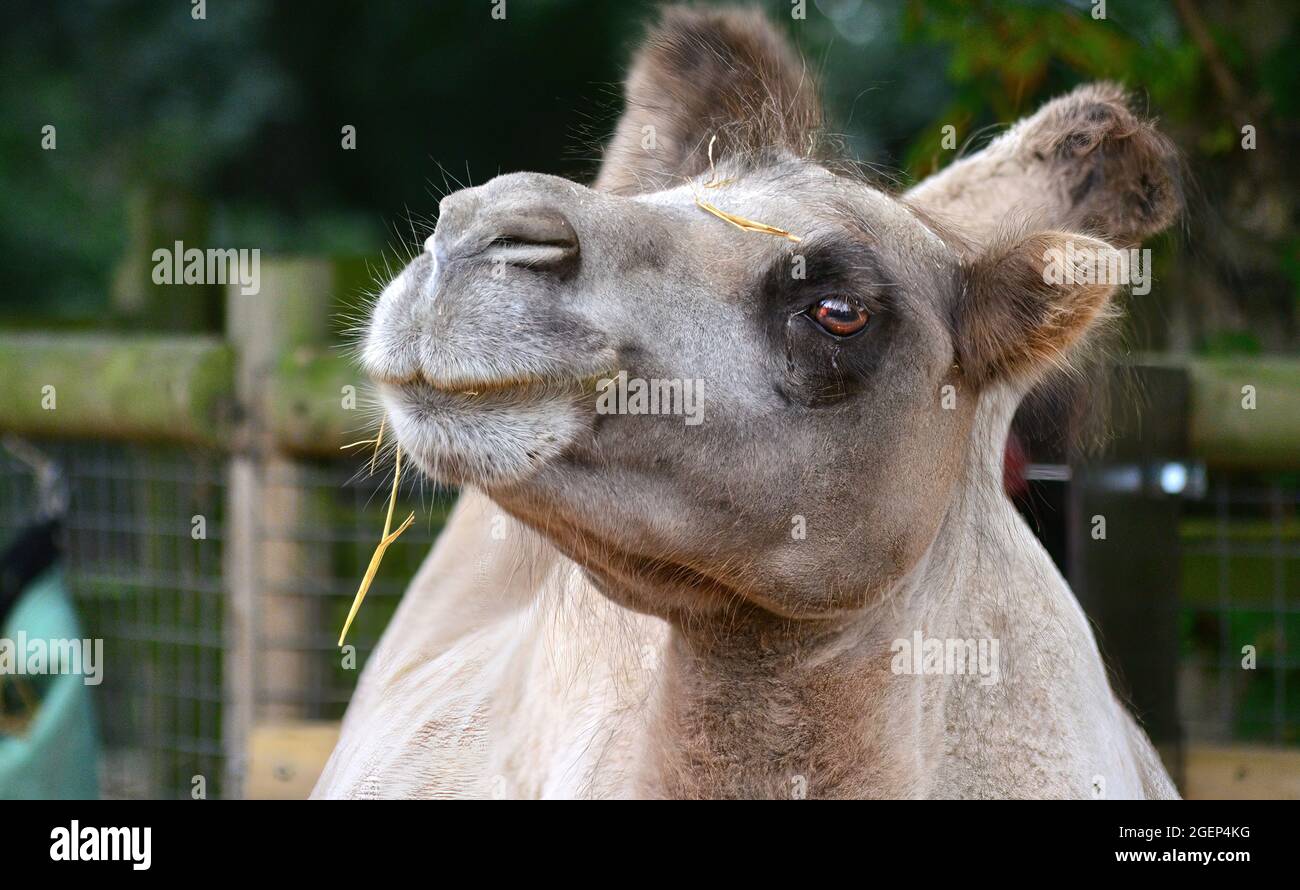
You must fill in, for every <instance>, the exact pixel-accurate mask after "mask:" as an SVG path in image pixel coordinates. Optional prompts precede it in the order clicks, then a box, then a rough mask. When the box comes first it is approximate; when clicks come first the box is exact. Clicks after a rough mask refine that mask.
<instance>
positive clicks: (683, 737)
mask: <svg viewBox="0 0 1300 890" xmlns="http://www.w3.org/2000/svg"><path fill="white" fill-rule="evenodd" d="M1003 413H1004V412H1003V411H1002V410H997V411H990V412H989V415H990V416H988V417H986V418H985V422H986V428H985V430H984V432H985V433H986V434H987V435H988V437H989V438H990V439H993V438H997V437H998V436H999V435H1000V436H1005V428H1004V427H1003V428H1002V432H1001V433H998V432H997V431H996V430H994V429H992V428H991V427H990V426H988V425H990V424H991V425H994V426H997V425H1000V424H1001V417H1000V416H999V415H1001V414H1003ZM1000 470H1001V460H1000V452H999V459H998V460H996V461H993V460H989V459H983V460H981V461H980V462H979V463H978V464H974V465H972V466H970V467H969V472H970V474H971V478H970V479H968V484H967V485H966V486H964V487H963V489H962V491H961V492H960V493H959V494H958V496H957V497H955V498H954V501H953V505H952V507H951V508H950V510H949V513H948V515H947V517H946V518H945V520H944V522H943V524H942V526H941V528H940V530H939V533H938V535H937V537H936V539H935V541H934V543H933V544H932V546H931V547H930V549H929V550H928V552H927V553H926V555H925V556H924V557H923V559H922V560H921V561H920V563H918V565H917V566H916V567H915V568H914V570H913V571H912V572H911V573H909V576H908V578H907V579H905V580H904V581H903V582H902V583H901V584H900V585H899V586H898V587H897V588H896V589H895V590H894V591H892V592H891V594H890V595H889V596H888V597H886V598H885V599H883V600H882V601H880V602H877V603H874V604H872V605H871V606H869V607H868V608H867V609H866V610H864V611H863V612H861V613H859V614H857V615H855V616H853V617H852V618H851V619H847V620H845V621H842V622H838V623H834V624H828V623H821V624H816V625H813V624H807V623H801V622H789V621H778V620H767V621H756V622H754V623H753V624H752V625H741V626H737V625H736V624H735V623H733V624H732V625H730V626H728V627H727V628H726V629H725V630H721V629H718V628H713V627H708V626H695V627H684V626H681V625H677V626H674V627H673V629H672V631H671V635H670V641H669V643H668V647H667V658H666V662H665V664H664V673H663V681H662V684H661V686H660V688H659V690H658V695H657V699H656V704H655V710H654V712H653V718H652V731H651V734H650V737H649V741H648V744H649V745H651V746H652V750H651V751H650V752H648V754H649V756H647V757H646V758H645V759H644V762H645V763H647V764H648V765H649V766H648V767H647V771H646V773H645V774H644V775H643V777H642V785H643V788H642V789H641V790H642V792H643V793H647V794H657V795H663V796H671V797H700V798H703V797H792V796H794V797H798V796H809V797H882V798H885V797H908V796H924V795H925V794H926V791H927V788H928V787H929V785H930V784H931V783H932V782H933V781H934V778H935V776H936V774H937V773H938V772H939V764H940V761H941V760H942V758H943V756H944V713H945V704H946V702H947V701H948V699H949V694H950V691H951V689H952V684H953V683H955V682H962V683H972V682H974V683H979V682H983V683H995V682H997V680H998V678H999V670H1000V668H999V657H1000V652H999V642H998V640H996V639H989V638H988V635H984V636H980V635H979V634H971V633H970V632H969V630H968V629H969V627H970V623H969V621H968V617H967V615H966V613H967V612H968V611H969V609H970V607H971V604H972V602H974V601H975V599H976V591H978V590H980V589H982V588H983V587H985V586H987V584H986V583H985V582H987V580H988V579H987V577H985V576H987V575H988V573H990V572H992V573H994V574H997V573H1000V572H1002V571H1004V570H1005V565H1004V564H1005V563H1006V562H1007V561H1008V560H1010V559H1012V558H1014V557H1013V555H1012V554H1010V553H1009V552H1008V551H1007V550H1006V548H1003V547H1001V546H999V545H998V543H997V541H996V540H995V539H991V538H990V537H989V536H988V535H987V534H985V533H984V532H983V531H982V529H987V528H989V527H990V525H992V526H996V527H1002V526H1005V525H1007V524H1008V523H1011V522H1013V521H1014V518H1013V516H1012V513H1014V510H1013V508H1012V507H1011V505H1010V503H1009V502H1008V501H1007V500H1006V499H1005V497H1004V496H1003V495H1002V494H1001V485H1000ZM963 610H966V611H963Z"/></svg>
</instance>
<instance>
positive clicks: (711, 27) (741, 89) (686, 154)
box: [595, 6, 822, 193]
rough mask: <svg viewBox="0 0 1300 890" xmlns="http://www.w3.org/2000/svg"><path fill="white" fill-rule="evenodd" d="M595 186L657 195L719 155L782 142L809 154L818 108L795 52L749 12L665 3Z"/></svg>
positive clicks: (635, 66)
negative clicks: (710, 153)
mask: <svg viewBox="0 0 1300 890" xmlns="http://www.w3.org/2000/svg"><path fill="white" fill-rule="evenodd" d="M624 96H625V100H626V107H625V109H624V112H623V117H622V119H621V120H620V121H619V123H618V127H617V129H616V130H615V133H614V137H613V139H612V140H611V141H610V143H609V145H608V146H607V147H606V149H605V157H604V161H603V163H602V165H601V170H600V174H599V176H598V177H597V179H596V183H595V187H596V188H598V189H602V190H606V191H614V192H622V193H638V192H648V191H657V190H660V189H663V188H667V187H670V186H674V185H679V184H681V180H682V178H683V177H688V176H696V175H698V174H700V173H703V172H704V171H706V170H707V169H708V164H709V162H708V146H709V142H710V141H711V140H712V139H713V137H714V136H716V137H717V142H716V144H715V145H714V157H715V159H716V158H721V157H723V156H724V155H726V154H728V153H735V152H743V151H746V150H752V149H758V148H766V147H771V146H779V147H782V148H786V149H788V150H790V151H792V152H794V153H796V154H800V155H804V154H808V153H809V152H810V148H811V144H812V141H813V138H814V134H815V133H816V131H817V130H818V129H819V128H820V126H821V122H822V109H821V103H820V101H819V100H818V97H817V91H816V89H815V87H814V86H813V82H812V78H811V76H810V74H809V73H808V71H807V70H806V69H805V67H804V64H803V62H802V60H801V59H800V58H799V56H798V54H797V53H795V51H794V50H793V49H792V48H791V47H790V45H789V44H788V43H786V41H785V40H784V39H782V37H781V36H780V35H779V34H778V33H777V31H776V29H775V28H773V27H772V25H771V24H770V23H769V22H768V21H767V19H766V18H764V17H763V15H762V14H761V13H760V12H758V11H756V10H752V9H727V8H724V9H693V8H688V7H682V6H672V7H668V8H666V9H665V10H664V12H663V18H662V20H661V21H660V23H659V25H658V26H657V27H656V28H654V29H653V30H652V31H651V32H650V34H649V35H648V36H647V37H646V39H645V42H644V43H643V44H642V46H641V48H640V49H639V50H638V51H637V53H636V57H635V59H634V60H633V63H632V69H631V72H630V73H629V74H628V77H627V82H626V85H625V87H624Z"/></svg>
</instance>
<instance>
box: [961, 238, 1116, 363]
mask: <svg viewBox="0 0 1300 890" xmlns="http://www.w3.org/2000/svg"><path fill="white" fill-rule="evenodd" d="M1124 260H1125V257H1124V254H1122V253H1121V252H1119V251H1117V250H1115V249H1114V248H1113V247H1111V246H1110V245H1109V244H1107V243H1106V242H1104V241H1100V240H1098V239H1096V238H1089V237H1087V236H1084V235H1077V234H1070V233H1068V232H1039V233H1036V234H1033V235H1029V236H1027V237H1022V238H1019V239H1017V240H1014V241H1011V242H1009V243H1006V244H1003V245H998V246H994V247H992V248H990V249H989V250H988V251H986V252H985V253H984V254H983V255H981V256H980V257H978V258H977V259H976V260H974V261H973V262H972V263H971V264H970V265H968V266H967V267H965V268H964V269H963V272H962V274H963V281H962V294H961V298H960V299H959V301H958V304H957V308H956V312H955V318H954V322H955V329H956V341H957V352H958V358H959V362H960V364H961V368H962V372H963V373H964V374H965V375H966V376H967V377H968V378H970V379H971V380H973V381H975V382H976V384H978V385H983V384H986V383H990V382H992V381H995V380H999V379H1003V380H1008V379H1009V380H1020V381H1029V382H1032V380H1033V379H1035V378H1037V377H1038V376H1040V375H1041V374H1042V373H1043V372H1045V371H1047V370H1049V369H1050V368H1052V367H1055V366H1059V365H1061V364H1063V363H1064V362H1065V360H1066V356H1067V355H1068V353H1069V351H1070V349H1071V347H1072V346H1074V345H1075V344H1076V343H1077V342H1078V341H1079V340H1080V339H1081V338H1083V337H1084V336H1085V335H1086V334H1087V332H1088V331H1089V329H1090V328H1092V326H1093V324H1094V323H1095V322H1096V320H1097V319H1098V317H1099V316H1101V315H1102V314H1104V312H1105V311H1106V309H1107V307H1108V305H1109V303H1110V298H1111V295H1112V294H1114V292H1115V282H1117V281H1119V280H1120V279H1121V278H1122V265H1123V263H1124Z"/></svg>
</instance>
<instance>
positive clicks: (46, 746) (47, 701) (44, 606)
mask: <svg viewBox="0 0 1300 890" xmlns="http://www.w3.org/2000/svg"><path fill="white" fill-rule="evenodd" d="M20 631H21V632H24V633H25V634H26V638H27V639H28V640H80V639H81V638H82V632H81V622H80V621H79V620H78V619H77V613H76V610H75V609H74V608H73V605H72V597H71V596H69V594H68V591H67V588H66V587H64V585H63V577H62V573H61V572H60V571H59V569H58V568H57V567H56V568H52V569H49V570H47V571H45V572H43V573H42V574H41V575H39V576H38V577H37V578H36V580H35V581H33V582H32V584H31V585H30V586H29V587H28V588H27V590H25V591H24V592H23V594H22V596H21V597H20V598H19V599H18V602H17V603H15V605H14V608H13V610H12V611H11V612H10V614H9V617H8V619H7V620H6V621H5V626H4V629H3V633H0V637H4V638H5V639H8V640H17V639H18V635H19V632H20ZM97 668H98V670H99V671H100V672H101V673H100V676H101V677H102V675H103V674H102V672H103V671H104V668H105V666H104V665H103V664H99V665H97ZM4 679H5V683H6V685H8V684H9V683H12V682H13V679H14V678H13V677H11V676H6V677H5V678H4ZM23 679H24V680H26V681H27V682H28V685H30V686H32V687H33V688H35V689H36V690H37V691H38V695H39V696H40V699H41V704H40V707H39V708H38V709H37V711H36V715H35V717H34V718H33V719H32V721H31V722H30V723H28V725H27V727H26V731H25V732H24V734H23V735H21V736H12V735H0V800H32V799H63V800H86V799H90V798H97V797H99V733H98V730H97V728H96V724H95V712H94V707H93V705H92V702H91V695H92V694H93V693H92V690H94V689H95V688H96V687H94V686H88V685H86V683H85V678H84V677H83V676H82V675H81V674H50V675H32V676H27V677H23Z"/></svg>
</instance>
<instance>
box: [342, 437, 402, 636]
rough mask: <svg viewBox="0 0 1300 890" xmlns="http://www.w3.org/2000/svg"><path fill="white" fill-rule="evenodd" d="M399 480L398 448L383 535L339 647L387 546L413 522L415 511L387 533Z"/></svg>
mask: <svg viewBox="0 0 1300 890" xmlns="http://www.w3.org/2000/svg"><path fill="white" fill-rule="evenodd" d="M380 429H381V435H382V429H383V428H382V427H380ZM376 447H378V446H376ZM401 478H402V449H401V447H400V446H399V447H398V448H397V465H396V467H395V468H394V469H393V491H392V494H391V495H390V496H389V498H388V514H387V515H386V516H385V517H384V533H383V534H382V535H381V536H380V539H379V543H378V544H377V545H376V546H375V552H374V553H373V554H372V555H371V557H370V565H369V566H367V567H366V574H365V577H363V578H362V579H361V586H360V587H358V588H357V595H356V596H355V597H353V599H352V608H351V609H349V610H348V617H347V620H346V621H344V622H343V630H342V632H340V633H339V643H338V644H339V645H340V646H342V645H343V641H344V640H345V639H347V636H348V629H349V628H351V627H352V619H354V618H356V617H357V612H358V611H360V610H361V603H362V602H363V601H364V600H365V598H366V594H367V593H368V592H369V591H370V585H371V584H372V583H373V582H374V580H375V575H376V574H377V573H378V572H379V565H380V563H382V562H383V561H384V553H385V551H387V550H388V545H390V544H392V543H393V542H394V541H396V540H397V539H398V537H400V536H401V534H402V532H404V531H406V530H407V529H408V528H410V527H411V523H412V522H415V511H414V510H412V511H411V515H410V516H407V517H406V520H405V521H404V522H403V523H402V524H401V525H399V526H398V527H397V529H396V530H394V531H392V532H390V531H389V529H390V528H392V525H393V510H394V508H395V507H396V506H397V484H398V482H400V481H401Z"/></svg>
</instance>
